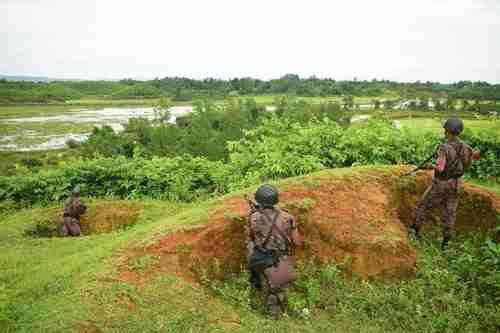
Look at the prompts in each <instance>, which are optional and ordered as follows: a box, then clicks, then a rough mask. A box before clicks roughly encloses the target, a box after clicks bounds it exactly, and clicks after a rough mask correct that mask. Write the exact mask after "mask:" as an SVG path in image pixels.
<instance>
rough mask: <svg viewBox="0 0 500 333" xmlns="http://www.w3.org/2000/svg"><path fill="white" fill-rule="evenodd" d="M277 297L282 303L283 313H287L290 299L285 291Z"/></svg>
mask: <svg viewBox="0 0 500 333" xmlns="http://www.w3.org/2000/svg"><path fill="white" fill-rule="evenodd" d="M277 296H278V301H279V303H280V308H281V312H282V313H285V312H286V310H287V308H288V297H287V296H286V293H285V292H284V291H282V292H279V293H278V294H277Z"/></svg>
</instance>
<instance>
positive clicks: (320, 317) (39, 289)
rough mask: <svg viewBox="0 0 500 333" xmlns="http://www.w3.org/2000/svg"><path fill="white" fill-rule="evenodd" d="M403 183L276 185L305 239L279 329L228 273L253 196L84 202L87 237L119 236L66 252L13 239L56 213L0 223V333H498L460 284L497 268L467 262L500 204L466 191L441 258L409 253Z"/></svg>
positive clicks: (366, 171) (235, 266)
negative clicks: (452, 237) (189, 201)
mask: <svg viewBox="0 0 500 333" xmlns="http://www.w3.org/2000/svg"><path fill="white" fill-rule="evenodd" d="M404 171H405V169H404V168H400V167H363V168H352V169H332V170H324V171H321V172H317V173H313V174H310V175H307V176H303V177H296V178H290V179H286V180H283V181H280V182H277V183H276V185H277V186H278V187H279V188H280V190H281V205H282V206H283V207H286V208H288V209H290V210H292V211H293V212H294V214H295V215H297V216H298V217H299V223H300V230H301V232H302V233H303V234H304V235H305V238H306V242H305V244H306V246H305V248H303V249H299V251H298V253H297V254H298V257H299V259H300V265H299V267H300V269H299V278H298V280H297V281H296V282H295V284H294V285H293V286H292V287H291V289H290V293H289V296H290V300H289V312H288V313H287V315H286V316H285V317H284V318H283V319H281V320H280V321H278V322H273V321H272V320H270V319H268V318H267V317H266V316H265V315H264V314H263V308H262V306H261V302H255V303H254V302H252V301H251V298H250V297H249V296H250V289H249V285H248V282H247V276H246V273H245V272H244V271H241V264H242V263H243V262H244V261H243V260H244V258H243V256H242V252H243V249H239V247H240V245H241V244H242V243H241V242H242V232H243V225H244V222H245V216H246V208H245V202H244V200H243V198H242V196H243V194H244V193H252V192H253V191H255V187H254V188H250V189H246V190H244V191H241V192H238V193H232V194H230V195H228V196H225V197H222V198H218V199H213V200H210V201H204V202H198V203H193V204H179V203H173V202H166V201H142V202H133V201H116V200H109V201H104V200H90V208H89V212H88V216H87V221H90V222H92V223H93V225H94V226H99V225H100V224H101V225H102V224H106V225H109V224H110V223H114V222H116V221H117V220H120V221H122V222H123V223H115V224H120V226H117V227H118V229H117V230H114V231H112V230H111V229H116V228H114V227H113V228H99V227H96V228H94V229H92V228H90V227H89V229H87V231H88V232H90V231H94V232H95V233H94V234H88V235H87V236H85V237H80V238H73V239H72V238H66V239H59V238H46V237H33V236H27V235H26V230H31V231H33V227H34V226H35V225H40V226H42V225H47V223H48V224H50V223H51V221H52V220H55V218H56V215H57V212H58V208H57V207H51V208H33V209H26V210H23V211H19V212H15V213H11V214H9V215H5V216H2V217H0V251H1V253H2V255H1V256H0V267H2V269H1V270H0V331H2V332H59V331H61V332H63V331H64V332H66V331H75V332H129V331H130V332H202V331H203V332H226V331H231V332H262V331H273V332H281V331H283V332H285V331H286V332H319V331H324V332H352V331H360V332H387V331H394V332H408V331H413V332H417V331H418V332H436V331H440V332H454V331H458V330H460V331H461V332H478V331H485V332H495V331H498V330H499V329H500V306H499V305H498V304H499V302H496V303H495V298H494V297H495V296H494V295H495V292H498V291H495V289H494V288H489V289H488V293H486V292H485V290H484V289H482V288H483V287H484V284H478V283H477V281H475V282H470V281H469V280H467V279H468V278H469V279H470V277H468V276H469V275H470V274H471V272H472V271H470V270H468V267H469V266H470V268H471V269H473V271H474V272H476V273H477V272H479V268H478V267H479V265H478V264H477V262H478V261H477V260H476V259H475V258H476V257H477V258H481V260H482V261H480V262H481V264H482V265H484V266H487V265H490V266H488V267H490V269H491V267H493V268H494V267H496V266H495V265H498V262H497V263H493V264H488V261H487V260H490V259H489V258H490V257H487V256H486V254H484V253H483V252H482V251H483V250H480V249H482V244H484V241H485V238H486V237H487V236H488V235H489V236H492V237H494V236H495V234H494V232H493V231H491V229H492V228H495V223H498V217H497V214H499V212H500V197H499V196H498V195H495V194H494V193H493V192H491V191H488V190H485V189H482V188H479V187H476V186H472V185H467V186H466V187H465V191H464V192H463V193H462V203H463V204H464V205H463V208H462V210H461V213H460V212H459V220H458V222H457V228H458V230H459V231H460V232H459V236H458V238H457V239H456V240H455V241H453V243H452V244H451V247H450V249H449V250H447V251H446V252H444V253H442V252H441V251H440V250H439V249H438V245H439V240H440V230H439V229H437V228H435V227H433V225H434V224H435V223H432V222H431V223H430V226H429V227H428V228H427V229H426V230H425V239H424V241H423V242H422V243H418V244H417V243H415V242H413V241H412V240H411V239H409V238H408V237H407V235H406V232H405V231H406V228H405V223H407V222H408V221H409V219H410V218H409V217H407V216H406V215H405V216H403V215H401V214H407V212H408V211H409V210H410V208H411V206H412V205H414V203H415V200H416V198H417V197H418V196H419V195H420V194H421V192H422V191H423V189H424V188H425V185H426V184H428V181H429V177H428V175H426V174H419V176H418V177H416V178H409V179H408V178H401V177H400V175H401V173H402V172H404ZM398 198H399V199H401V198H403V199H404V200H398ZM138 207H140V210H139V211H138ZM471 212H480V213H477V216H472V214H474V213H471ZM460 214H462V215H460ZM460 216H461V217H460ZM126 221H128V222H130V225H127V224H128V223H125V222H126ZM471 221H472V222H471ZM482 221H487V222H488V223H489V224H488V223H486V222H484V224H481V225H480V226H478V225H477V224H478V223H483V222H482ZM434 222H436V221H434ZM92 223H90V224H92ZM132 223H133V224H132ZM90 224H89V225H90ZM122 224H123V225H125V226H121V225H122ZM471 226H472V228H471ZM475 226H477V228H475ZM483 227H484V228H483ZM479 229H482V232H477V230H479ZM488 230H490V231H488ZM110 231H111V232H110ZM100 232H103V233H100ZM332 237H333V238H332ZM491 244H495V243H494V242H491ZM403 249H404V251H402V250H403ZM405 251H406V252H405ZM484 251H487V250H484ZM492 251H493V250H492ZM485 253H486V252H485ZM488 253H489V252H488ZM464 256H465V257H464ZM467 256H469V257H467ZM480 256H482V257H480ZM329 258H331V260H328V259H329ZM380 258H382V259H384V258H385V259H387V260H382V259H380ZM464 258H465V259H464ZM467 258H469V259H468V260H469V261H468V262H467V265H465V266H464V265H462V264H463V262H462V261H461V260H466V259H467ZM412 260H413V261H412ZM373 263H375V265H373ZM383 265H386V266H384V267H385V268H384V269H381V268H380V267H382V266H383ZM475 265H477V266H475ZM491 265H493V266H491ZM398 267H406V268H407V269H406V268H405V269H399V270H398ZM412 268H414V270H413V271H412ZM498 272H500V267H498ZM389 273H390V274H389ZM399 273H401V274H399ZM468 274H469V275H468ZM477 274H479V273H477ZM492 274H495V272H492ZM498 276H499V277H500V274H499V275H498ZM476 277H481V278H491V276H490V275H485V276H479V275H478V276H476ZM496 277H497V276H496V275H494V276H493V279H495V278H496ZM476 280H477V279H476ZM262 296H263V295H259V297H262ZM497 296H498V295H497Z"/></svg>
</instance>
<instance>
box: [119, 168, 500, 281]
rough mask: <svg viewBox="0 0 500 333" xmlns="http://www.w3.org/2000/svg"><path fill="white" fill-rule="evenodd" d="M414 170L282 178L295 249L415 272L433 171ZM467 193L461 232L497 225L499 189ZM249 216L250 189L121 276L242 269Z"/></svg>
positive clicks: (372, 267)
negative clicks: (423, 202) (417, 220)
mask: <svg viewBox="0 0 500 333" xmlns="http://www.w3.org/2000/svg"><path fill="white" fill-rule="evenodd" d="M407 170H408V168H404V167H391V168H381V169H373V168H371V169H368V168H359V169H354V170H350V171H349V172H348V173H347V174H345V173H342V172H339V171H338V170H337V171H336V170H327V171H322V172H319V173H315V174H312V175H309V176H305V177H298V178H292V179H289V180H285V181H282V182H280V183H279V184H278V187H279V189H280V206H281V207H283V208H285V209H288V210H289V211H290V212H291V213H292V214H294V215H295V216H296V217H297V219H298V223H299V231H300V233H301V234H302V235H303V237H304V245H303V247H302V248H299V249H297V250H296V253H295V254H296V256H297V257H298V259H299V263H304V262H311V261H312V262H314V263H317V264H320V265H323V264H327V263H329V262H332V261H333V262H335V263H337V264H338V265H341V266H343V267H344V269H345V271H346V272H348V273H350V274H353V275H357V276H359V277H361V278H363V279H384V280H386V279H389V280H392V279H405V278H411V277H413V276H414V275H415V272H416V251H415V249H414V248H413V247H412V246H411V244H410V242H409V238H408V231H407V230H408V229H407V225H408V224H409V223H410V221H412V219H413V218H414V210H415V207H416V203H417V201H418V198H419V197H420V196H421V195H422V193H423V192H424V190H425V188H426V186H427V185H428V184H429V183H430V180H431V175H430V174H425V173H424V174H419V175H418V176H417V177H409V178H410V180H408V179H406V178H402V177H401V175H402V174H403V173H404V172H406V171H407ZM461 196H462V198H461V199H462V202H463V203H464V204H463V205H461V206H460V209H459V214H458V216H459V218H458V221H457V229H458V230H459V231H462V230H465V231H467V230H469V231H470V230H477V229H480V230H487V229H489V228H493V227H494V226H495V225H496V223H497V212H498V211H499V209H500V197H499V196H498V195H496V194H493V193H491V192H488V191H485V190H482V189H480V188H477V187H474V186H469V185H466V186H464V188H463V190H462V193H461ZM429 216H431V214H429ZM247 220H248V204H247V202H246V201H245V199H244V198H243V195H239V196H234V195H233V196H229V197H226V198H223V199H220V200H219V201H218V203H217V205H216V206H215V207H214V208H213V210H212V212H211V214H210V218H209V219H208V221H206V223H205V224H203V225H202V226H199V227H195V228H191V229H189V230H184V231H176V232H171V233H170V234H167V235H163V236H160V237H159V238H158V239H156V241H155V242H154V244H152V245H149V246H147V247H145V248H140V249H139V248H138V249H133V250H131V252H132V253H130V252H129V253H128V259H127V258H125V262H124V265H123V266H122V267H121V277H122V278H123V279H126V280H130V279H139V280H140V279H143V278H146V277H147V276H149V275H150V274H155V273H159V272H160V273H161V272H169V273H176V274H178V275H180V276H182V277H184V278H186V279H188V280H193V281H194V280H197V279H200V278H206V277H208V278H218V279H224V278H225V277H226V276H227V275H229V274H232V273H237V272H240V271H241V270H242V269H244V267H245V265H246V245H245V226H246V223H247ZM435 222H436V221H434V223H429V225H428V226H427V228H428V227H431V226H432V225H434V224H435ZM143 256H148V257H152V258H156V259H155V263H154V264H153V265H152V267H150V268H149V270H148V271H147V272H146V273H145V274H140V273H139V272H137V271H133V270H131V269H130V267H131V262H130V261H131V260H132V259H134V260H136V258H137V257H143Z"/></svg>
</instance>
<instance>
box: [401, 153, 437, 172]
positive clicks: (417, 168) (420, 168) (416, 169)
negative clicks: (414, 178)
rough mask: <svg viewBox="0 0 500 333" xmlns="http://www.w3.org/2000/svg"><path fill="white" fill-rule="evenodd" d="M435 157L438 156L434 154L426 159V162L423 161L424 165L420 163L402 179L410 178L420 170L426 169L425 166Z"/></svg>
mask: <svg viewBox="0 0 500 333" xmlns="http://www.w3.org/2000/svg"><path fill="white" fill-rule="evenodd" d="M434 156H436V153H432V154H431V155H430V156H429V157H427V158H426V159H425V161H423V162H422V163H420V164H419V165H418V166H417V167H416V168H415V169H413V170H411V171H410V172H407V173H405V174H403V175H402V177H406V176H410V175H412V174H414V173H415V172H417V171H418V170H422V169H424V166H425V165H426V164H427V163H429V162H430V161H431V160H432V159H433V158H434Z"/></svg>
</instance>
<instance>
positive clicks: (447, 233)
mask: <svg viewBox="0 0 500 333" xmlns="http://www.w3.org/2000/svg"><path fill="white" fill-rule="evenodd" d="M450 240H451V228H449V227H445V228H444V233H443V242H442V243H441V250H445V249H446V246H447V245H448V243H449V242H450Z"/></svg>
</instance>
